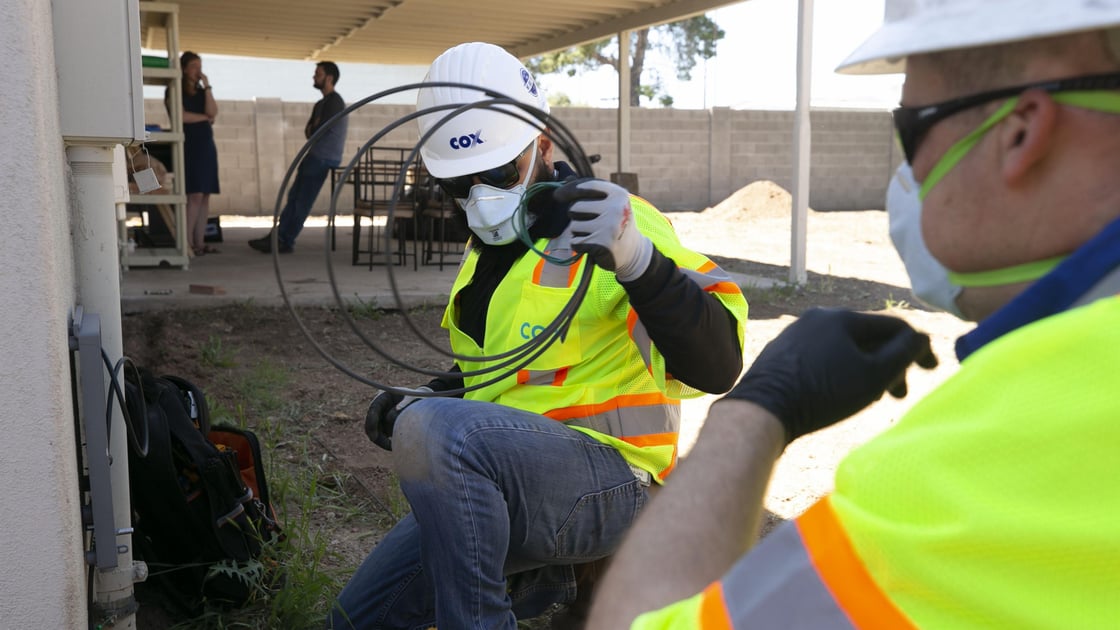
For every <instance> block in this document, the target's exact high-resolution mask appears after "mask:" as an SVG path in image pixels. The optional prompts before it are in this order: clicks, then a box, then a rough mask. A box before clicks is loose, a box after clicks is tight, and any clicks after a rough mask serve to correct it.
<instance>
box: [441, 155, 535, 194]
mask: <svg viewBox="0 0 1120 630" xmlns="http://www.w3.org/2000/svg"><path fill="white" fill-rule="evenodd" d="M534 146H536V143H533V144H530V145H529V146H527V147H525V150H524V151H522V152H521V153H518V154H517V157H515V158H513V159H512V160H510V161H509V162H507V163H505V164H502V165H501V166H495V167H494V168H491V169H487V170H485V171H482V172H479V173H471V174H470V175H459V176H458V177H448V178H439V177H437V178H436V183H437V184H439V187H440V188H442V189H443V192H445V193H447V194H448V195H450V196H451V197H452V198H453V199H466V198H467V197H469V196H470V194H471V186H474V185H475V178H478V182H479V183H483V184H487V185H489V186H493V187H495V188H501V189H503V190H504V189H507V188H512V187H513V186H515V185H517V183H518V182H520V181H521V169H519V168H517V164H518V162H520V161H521V158H522V157H524V156H525V154H526V153H527V152H528V151H529V150H531V149H532V148H533V147H534Z"/></svg>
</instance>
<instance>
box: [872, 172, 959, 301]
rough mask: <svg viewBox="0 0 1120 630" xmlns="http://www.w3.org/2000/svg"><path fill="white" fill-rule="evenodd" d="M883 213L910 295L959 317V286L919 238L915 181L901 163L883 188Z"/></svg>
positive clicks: (918, 207) (920, 233)
mask: <svg viewBox="0 0 1120 630" xmlns="http://www.w3.org/2000/svg"><path fill="white" fill-rule="evenodd" d="M887 215H888V216H889V217H890V235H891V242H893V243H894V248H895V249H896V250H898V255H899V256H900V257H901V258H902V264H903V265H905V266H906V273H907V275H909V276H910V288H911V290H913V292H914V296H915V297H916V298H918V299H919V300H921V301H922V302H925V303H926V304H928V305H930V306H933V307H935V308H939V309H941V310H943V311H947V312H949V313H952V314H953V315H956V316H957V317H962V318H963V316H962V315H961V312H960V308H959V307H957V296H958V295H960V293H961V288H960V287H959V286H956V285H954V284H953V283H951V282H949V275H948V271H947V270H946V269H945V267H943V266H942V265H941V263H939V262H937V259H935V258H934V257H933V254H930V253H929V249H928V248H927V247H926V243H925V241H924V240H923V239H922V202H921V200H920V199H919V198H918V184H917V183H916V182H915V181H914V175H913V173H912V172H911V171H910V166H909V165H907V164H906V163H905V162H904V163H903V164H902V166H900V167H898V171H897V172H895V175H894V178H893V179H892V180H891V183H890V186H889V187H888V188H887Z"/></svg>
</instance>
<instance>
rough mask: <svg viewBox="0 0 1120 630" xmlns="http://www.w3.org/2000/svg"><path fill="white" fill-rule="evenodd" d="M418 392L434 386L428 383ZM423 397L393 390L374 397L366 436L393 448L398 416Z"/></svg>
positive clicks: (428, 389) (367, 417)
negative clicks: (404, 394) (401, 393)
mask: <svg viewBox="0 0 1120 630" xmlns="http://www.w3.org/2000/svg"><path fill="white" fill-rule="evenodd" d="M416 392H417V393H418V394H423V393H424V392H426V393H431V392H432V388H431V387H428V386H427V385H425V386H423V387H418V388H416ZM420 398H422V395H421V396H401V395H400V394H394V393H392V392H381V393H380V394H378V395H376V396H374V397H373V401H371V402H370V403H369V409H367V410H366V425H365V430H366V436H367V437H369V439H370V441H371V442H373V443H374V444H376V445H378V446H380V447H381V448H383V449H385V450H387V451H391V450H393V427H394V426H395V425H396V424H397V417H398V416H399V415H400V413H401V412H402V411H404V409H405V407H407V406H409V405H411V404H412V403H414V402H416V401H417V400H419V399H420Z"/></svg>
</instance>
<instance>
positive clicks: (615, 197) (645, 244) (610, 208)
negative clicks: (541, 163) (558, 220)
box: [552, 177, 653, 282]
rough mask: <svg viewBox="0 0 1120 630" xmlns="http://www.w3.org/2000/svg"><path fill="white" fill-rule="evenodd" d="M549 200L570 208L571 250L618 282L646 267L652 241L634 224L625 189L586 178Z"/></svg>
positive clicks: (567, 184)
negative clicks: (593, 263)
mask: <svg viewBox="0 0 1120 630" xmlns="http://www.w3.org/2000/svg"><path fill="white" fill-rule="evenodd" d="M552 198H553V200H555V201H556V203H559V204H569V205H570V208H569V209H568V216H569V217H571V220H572V222H571V230H572V250H573V251H576V252H579V253H581V254H587V255H588V256H590V257H591V260H593V261H594V262H595V264H596V265H598V266H599V267H602V268H603V269H606V270H607V271H613V272H614V274H615V277H616V278H618V280H619V282H628V281H630V280H634V279H636V278H638V277H639V276H641V275H642V273H643V272H644V271H645V270H646V268H647V267H649V261H650V258H652V256H653V242H652V241H650V240H649V238H648V237H647V236H646V235H645V234H642V233H641V232H640V231H638V226H637V225H635V224H634V212H633V210H632V209H631V208H630V193H629V192H628V191H627V190H626V189H625V188H623V187H622V186H619V185H617V184H612V183H610V182H606V181H603V180H601V179H594V178H590V177H585V178H583V179H569V180H567V181H566V182H565V183H564V185H563V186H561V187H560V188H557V189H556V190H555V191H554V192H553V193H552Z"/></svg>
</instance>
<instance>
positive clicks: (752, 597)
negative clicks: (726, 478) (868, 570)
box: [721, 521, 855, 630]
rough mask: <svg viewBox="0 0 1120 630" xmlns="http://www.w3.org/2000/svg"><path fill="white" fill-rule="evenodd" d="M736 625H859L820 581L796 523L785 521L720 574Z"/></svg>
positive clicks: (815, 626)
mask: <svg viewBox="0 0 1120 630" xmlns="http://www.w3.org/2000/svg"><path fill="white" fill-rule="evenodd" d="M721 582H722V583H723V597H724V603H725V604H726V606H727V612H728V614H729V616H730V617H731V621H732V627H733V628H737V629H738V628H805V629H813V630H817V629H821V628H824V629H829V630H831V629H832V628H854V627H855V626H853V625H852V622H851V621H850V620H849V619H848V616H847V615H846V614H845V613H844V611H843V610H841V609H840V607H839V606H837V604H836V600H835V599H833V597H832V594H831V593H830V592H829V590H828V588H827V587H826V586H825V585H824V583H823V582H821V579H820V576H818V575H817V571H816V569H814V568H813V563H812V562H811V561H810V560H809V554H808V552H807V551H806V550H805V546H804V545H803V544H802V542H801V535H800V534H799V533H798V531H797V527H796V525H795V524H794V523H793V522H792V521H789V522H786V523H783V524H782V525H780V526H778V528H777V529H775V530H774V531H773V532H771V533H770V535H769V536H767V537H766V538H764V539H762V542H760V543H759V544H758V546H757V547H755V548H754V549H753V550H752V551H751V552H750V553H748V554H747V555H746V556H744V557H742V558H740V559H739V561H738V562H736V563H735V566H733V567H731V571H729V572H728V573H727V574H726V575H724V576H723V579H722V580H721Z"/></svg>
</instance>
